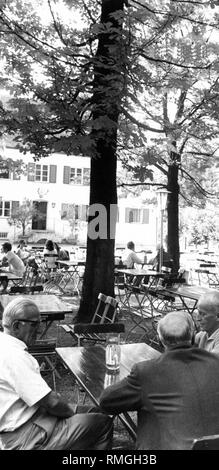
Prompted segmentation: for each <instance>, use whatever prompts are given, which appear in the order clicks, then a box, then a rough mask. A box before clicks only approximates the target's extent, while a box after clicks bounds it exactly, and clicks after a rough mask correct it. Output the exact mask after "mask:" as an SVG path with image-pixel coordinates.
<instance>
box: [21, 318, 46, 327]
mask: <svg viewBox="0 0 219 470" xmlns="http://www.w3.org/2000/svg"><path fill="white" fill-rule="evenodd" d="M16 321H20V322H22V323H30V324H31V325H32V326H39V325H40V323H41V321H40V320H28V319H27V318H17V319H16Z"/></svg>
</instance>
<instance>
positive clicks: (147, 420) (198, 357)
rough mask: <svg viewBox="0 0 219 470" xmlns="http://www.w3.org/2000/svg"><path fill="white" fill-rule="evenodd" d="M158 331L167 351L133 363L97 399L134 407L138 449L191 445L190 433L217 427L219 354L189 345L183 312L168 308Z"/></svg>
mask: <svg viewBox="0 0 219 470" xmlns="http://www.w3.org/2000/svg"><path fill="white" fill-rule="evenodd" d="M158 334H159V338H160V340H161V342H162V343H163V345H164V347H165V352H164V353H163V354H161V356H160V357H158V358H157V359H152V360H148V361H142V362H139V363H138V364H135V365H134V367H133V368H132V370H131V372H130V374H129V375H128V376H127V377H126V378H124V379H123V380H122V381H120V382H118V383H116V384H114V385H112V386H110V387H108V388H106V389H105V390H104V391H103V393H102V395H101V397H100V405H101V407H102V409H103V410H104V411H106V412H108V413H111V414H113V413H114V414H118V413H121V412H125V411H134V410H136V411H137V412H138V425H137V442H136V448H137V449H141V450H151V449H154V450H186V449H191V447H192V443H193V439H195V438H197V437H200V436H203V435H210V434H218V433H219V414H218V413H217V410H218V409H219V393H218V390H219V374H218V370H219V358H218V357H217V356H216V355H214V354H212V353H210V352H208V351H204V350H203V349H198V348H195V347H194V346H193V345H192V341H193V335H194V324H193V320H192V318H191V316H190V315H189V313H187V312H171V313H168V314H167V315H166V316H165V317H163V318H162V319H161V320H160V322H159V324H158Z"/></svg>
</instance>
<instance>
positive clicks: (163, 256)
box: [148, 243, 173, 271]
mask: <svg viewBox="0 0 219 470" xmlns="http://www.w3.org/2000/svg"><path fill="white" fill-rule="evenodd" d="M160 261H161V262H162V266H164V267H166V268H171V269H172V268H173V260H172V259H171V258H170V256H169V255H168V253H167V252H166V251H165V250H164V248H163V246H162V247H161V245H160V243H158V244H157V246H156V255H155V256H154V257H153V258H151V259H150V260H149V261H148V264H152V265H153V269H154V270H156V271H159V268H160ZM162 266H161V267H162Z"/></svg>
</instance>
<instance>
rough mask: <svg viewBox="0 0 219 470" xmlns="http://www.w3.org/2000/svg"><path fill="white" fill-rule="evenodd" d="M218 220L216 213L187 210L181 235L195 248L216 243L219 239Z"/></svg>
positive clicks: (182, 221)
mask: <svg viewBox="0 0 219 470" xmlns="http://www.w3.org/2000/svg"><path fill="white" fill-rule="evenodd" d="M217 218H218V215H217V213H215V212H214V211H210V210H206V209H205V210H200V209H199V210H195V209H187V210H185V211H184V212H183V215H182V219H181V233H183V234H184V235H186V237H187V240H188V243H189V244H194V245H195V246H197V245H200V244H208V243H209V241H214V242H216V241H217V240H218V237H219V232H218V223H217Z"/></svg>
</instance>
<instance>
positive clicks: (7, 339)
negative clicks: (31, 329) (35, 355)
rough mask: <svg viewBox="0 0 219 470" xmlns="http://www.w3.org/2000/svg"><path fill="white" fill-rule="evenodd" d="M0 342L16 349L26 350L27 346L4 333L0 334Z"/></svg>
mask: <svg viewBox="0 0 219 470" xmlns="http://www.w3.org/2000/svg"><path fill="white" fill-rule="evenodd" d="M0 341H1V342H7V344H8V343H10V344H11V345H12V346H14V347H16V348H18V349H24V350H25V349H27V345H26V344H25V343H24V342H23V341H21V340H20V339H18V338H15V337H14V336H11V335H8V334H6V333H2V332H0Z"/></svg>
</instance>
